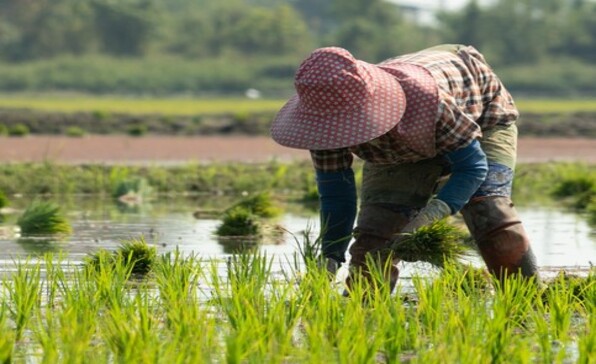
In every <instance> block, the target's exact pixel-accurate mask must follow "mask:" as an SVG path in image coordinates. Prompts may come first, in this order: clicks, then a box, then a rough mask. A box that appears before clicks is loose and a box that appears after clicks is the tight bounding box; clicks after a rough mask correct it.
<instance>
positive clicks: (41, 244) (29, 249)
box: [16, 237, 61, 256]
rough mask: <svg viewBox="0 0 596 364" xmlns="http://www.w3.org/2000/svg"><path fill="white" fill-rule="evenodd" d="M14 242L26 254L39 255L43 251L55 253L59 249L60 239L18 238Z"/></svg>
mask: <svg viewBox="0 0 596 364" xmlns="http://www.w3.org/2000/svg"><path fill="white" fill-rule="evenodd" d="M16 243H17V244H18V245H19V246H21V248H23V251H24V252H25V253H27V254H28V255H32V256H40V255H43V254H45V253H56V252H59V251H60V250H61V246H60V241H56V240H52V239H48V238H32V237H27V238H18V239H17V240H16Z"/></svg>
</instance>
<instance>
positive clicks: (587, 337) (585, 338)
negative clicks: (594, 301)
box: [577, 312, 596, 364]
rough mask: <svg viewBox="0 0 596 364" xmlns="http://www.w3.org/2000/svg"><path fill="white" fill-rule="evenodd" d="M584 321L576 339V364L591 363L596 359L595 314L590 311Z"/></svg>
mask: <svg viewBox="0 0 596 364" xmlns="http://www.w3.org/2000/svg"><path fill="white" fill-rule="evenodd" d="M586 321H587V322H586V325H585V326H584V328H583V330H582V331H581V332H580V337H579V339H578V349H579V357H578V360H577V363H578V364H591V363H594V361H596V314H594V312H592V314H591V315H589V316H588V317H587V318H586Z"/></svg>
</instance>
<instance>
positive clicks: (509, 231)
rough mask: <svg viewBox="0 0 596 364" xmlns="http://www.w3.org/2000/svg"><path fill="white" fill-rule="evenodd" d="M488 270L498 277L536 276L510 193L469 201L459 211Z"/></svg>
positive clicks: (525, 236)
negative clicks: (514, 275) (515, 274)
mask: <svg viewBox="0 0 596 364" xmlns="http://www.w3.org/2000/svg"><path fill="white" fill-rule="evenodd" d="M461 213H462V215H463V217H464V220H465V222H466V225H467V226H468V229H469V230H470V233H471V234H472V237H473V238H474V240H476V244H477V245H478V249H479V250H480V254H481V255H482V258H483V259H484V262H485V263H486V266H487V267H488V269H489V271H490V272H491V273H492V274H493V275H494V276H496V277H498V278H499V279H500V280H503V278H505V277H506V276H507V275H510V274H513V273H519V274H521V275H522V276H524V277H536V279H537V280H538V268H537V267H536V258H535V257H534V254H533V253H532V249H531V247H530V241H529V239H528V235H527V234H526V231H525V230H524V227H523V226H522V223H521V221H520V220H519V217H518V216H517V212H516V211H515V208H514V207H513V203H512V202H511V199H510V198H509V197H504V196H490V197H484V198H478V199H474V200H472V201H470V202H469V203H468V204H467V205H466V206H465V207H464V208H463V209H462V211H461Z"/></svg>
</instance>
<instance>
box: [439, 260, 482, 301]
mask: <svg viewBox="0 0 596 364" xmlns="http://www.w3.org/2000/svg"><path fill="white" fill-rule="evenodd" d="M440 279H441V280H442V281H444V283H445V285H446V287H447V290H448V291H449V292H451V293H453V294H455V295H456V296H457V297H461V296H462V295H465V296H476V297H477V296H480V295H482V294H486V293H487V292H489V291H490V289H491V287H492V277H491V275H490V274H489V273H488V271H487V270H486V269H485V268H477V267H474V266H472V265H463V264H456V263H454V262H446V263H445V266H444V269H443V271H442V272H441V276H440Z"/></svg>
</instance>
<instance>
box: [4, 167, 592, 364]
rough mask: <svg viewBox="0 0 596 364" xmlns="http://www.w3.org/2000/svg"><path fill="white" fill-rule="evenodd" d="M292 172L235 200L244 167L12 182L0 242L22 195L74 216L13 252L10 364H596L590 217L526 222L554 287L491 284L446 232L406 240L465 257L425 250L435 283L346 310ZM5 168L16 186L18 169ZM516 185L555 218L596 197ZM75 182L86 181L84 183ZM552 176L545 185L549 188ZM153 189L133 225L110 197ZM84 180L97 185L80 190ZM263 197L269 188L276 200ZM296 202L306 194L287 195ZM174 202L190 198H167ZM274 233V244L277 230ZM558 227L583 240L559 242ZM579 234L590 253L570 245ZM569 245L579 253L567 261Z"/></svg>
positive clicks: (424, 273)
mask: <svg viewBox="0 0 596 364" xmlns="http://www.w3.org/2000/svg"><path fill="white" fill-rule="evenodd" d="M291 167H293V166H290V167H288V166H286V165H268V166H265V167H263V166H258V167H251V168H253V169H254V170H255V171H257V172H258V173H262V174H263V177H262V178H261V177H259V175H258V173H257V174H253V183H255V185H260V186H261V188H260V189H257V188H256V186H250V185H246V184H236V183H238V180H237V179H236V180H234V183H231V182H226V181H227V180H226V179H225V178H228V177H226V176H229V178H230V179H232V180H233V178H232V177H233V176H237V175H238V174H239V173H238V169H236V168H237V167H233V166H228V167H227V168H228V169H229V170H226V169H222V170H218V169H217V167H214V166H203V167H200V168H199V167H192V168H183V169H181V170H178V171H177V172H175V173H172V175H168V173H171V171H168V170H164V169H153V170H151V171H148V170H144V172H143V173H142V174H139V173H138V171H140V170H137V169H134V168H130V169H129V168H125V167H114V168H111V169H97V170H84V169H81V168H80V167H78V168H76V169H75V168H74V167H72V169H64V170H59V173H56V172H52V171H53V169H52V168H53V167H52V166H51V165H46V166H42V167H40V168H41V169H40V171H38V172H37V173H42V172H43V173H44V175H46V176H51V178H46V179H43V180H37V182H35V183H34V181H35V180H34V179H33V178H32V179H30V180H26V179H25V180H23V182H19V181H18V180H15V178H16V175H18V173H13V174H10V173H6V174H5V175H4V176H3V177H2V179H0V181H3V182H2V183H3V184H4V186H6V190H7V191H10V193H9V194H8V197H9V198H10V200H11V201H10V202H11V203H10V206H11V208H14V209H15V211H17V212H18V213H17V214H12V215H9V216H8V221H6V222H4V223H2V227H6V228H9V227H11V226H12V225H11V224H13V223H15V222H16V220H18V217H19V216H20V215H21V211H24V210H26V209H27V207H29V206H30V205H31V204H30V203H29V198H27V197H26V198H23V197H18V196H20V194H19V193H18V191H19V188H26V189H29V190H31V191H46V196H45V198H48V199H51V200H52V201H54V203H55V204H56V205H58V206H60V207H62V208H63V210H62V211H63V212H66V214H65V215H63V216H68V220H69V221H68V222H69V223H70V225H71V227H72V235H71V236H70V237H68V238H66V239H64V240H62V239H61V238H60V240H43V239H49V237H47V236H43V237H39V238H38V237H37V236H35V237H34V239H33V240H31V241H29V240H28V238H22V237H19V236H18V235H17V236H16V237H15V236H6V237H3V238H2V241H1V242H0V243H1V244H3V252H2V253H1V254H0V257H1V258H2V259H0V262H1V263H0V264H2V266H1V267H0V330H2V333H3V334H2V335H0V363H3V362H11V363H30V362H40V363H55V362H81V363H82V362H85V363H87V362H91V363H114V362H123V363H148V362H151V363H172V362H177V363H178V362H179V363H212V362H229V363H318V362H330V363H398V362H410V363H484V362H491V363H533V362H548V363H551V362H556V363H567V362H569V363H572V362H573V363H575V362H577V363H592V362H594V361H595V360H596V330H595V329H594V328H595V327H596V326H595V324H596V321H595V320H594V316H595V315H594V308H595V306H596V279H595V277H596V271H594V268H590V265H589V264H588V263H586V259H590V256H593V254H592V253H593V252H594V249H593V248H594V247H593V239H591V238H590V236H591V235H590V231H591V230H589V228H588V227H586V226H587V223H586V221H585V220H586V219H585V217H584V216H583V215H581V214H577V213H576V212H575V211H577V210H575V209H574V208H573V206H572V204H570V205H569V207H564V206H559V209H560V210H554V209H552V210H545V213H544V216H549V217H551V218H552V219H553V220H549V221H551V222H549V221H547V222H545V223H544V224H543V225H539V226H536V225H532V223H533V220H535V219H536V217H533V216H535V215H531V214H528V213H527V211H525V210H524V208H523V207H521V208H520V209H519V211H520V214H521V215H522V219H523V220H524V221H527V222H528V224H527V225H526V226H527V227H528V231H529V232H530V233H531V235H532V237H536V238H537V239H536V241H535V244H534V248H535V249H536V253H537V255H538V256H539V257H540V258H541V261H540V262H541V264H544V265H549V264H553V262H556V263H555V264H556V267H557V270H556V271H557V272H558V271H560V270H562V271H564V272H567V273H562V274H553V273H550V272H545V274H544V278H545V281H546V283H547V285H546V286H543V285H540V284H536V282H533V281H523V280H520V279H519V277H515V276H513V277H511V278H509V279H508V280H506V281H505V282H498V281H494V280H493V279H492V278H491V277H490V276H489V275H488V274H487V272H486V270H485V269H484V267H483V266H482V265H481V264H477V263H478V261H477V260H476V261H475V260H474V252H473V251H471V250H469V249H465V245H464V244H465V240H466V238H465V236H464V235H462V233H461V232H460V231H459V230H451V227H450V226H447V225H440V226H432V227H429V229H428V231H424V230H422V231H418V232H417V233H419V234H421V235H416V234H412V235H411V236H410V237H411V238H412V239H414V240H413V241H415V242H416V243H415V244H418V245H419V244H422V243H424V242H425V241H426V242H429V241H430V243H431V244H435V246H436V244H438V243H441V242H443V243H444V242H445V241H447V242H448V243H452V244H454V246H455V247H456V248H458V249H459V248H462V249H463V250H461V251H460V250H457V249H455V250H451V252H452V253H454V254H453V256H452V258H453V259H444V258H445V254H444V253H445V252H446V251H439V253H438V254H435V255H434V256H431V258H433V259H429V258H428V257H429V255H428V254H427V253H425V252H422V253H423V254H422V255H423V257H422V258H424V259H420V257H417V258H416V260H425V261H430V262H431V263H432V264H433V265H434V266H435V267H434V268H433V267H429V265H422V268H421V269H420V270H419V269H418V265H416V264H413V263H401V264H402V267H401V269H402V277H401V278H400V281H399V283H398V287H397V291H396V292H394V293H393V294H392V295H390V294H389V292H387V290H383V289H378V290H373V291H372V292H371V291H367V290H366V289H365V288H366V287H364V286H362V287H360V286H356V287H353V288H352V290H351V292H353V294H352V295H351V297H350V298H345V297H342V291H343V289H344V286H343V284H342V283H341V274H343V273H345V267H344V268H342V270H341V272H340V277H339V278H340V279H339V280H338V281H337V282H329V276H328V274H327V272H325V271H323V270H321V269H319V268H318V267H317V264H316V261H315V259H316V258H317V255H318V249H320V246H317V244H316V243H317V242H318V240H317V239H316V238H314V239H313V240H312V242H313V244H308V245H300V243H302V242H304V241H306V240H307V239H308V237H309V236H311V234H313V233H314V234H315V235H316V231H317V227H316V226H315V227H314V228H313V229H312V231H311V230H309V228H308V221H316V219H317V216H316V211H314V212H313V211H311V210H308V209H304V210H303V211H302V210H299V208H300V206H302V205H301V204H302V202H300V203H297V202H296V201H301V200H302V194H303V193H304V191H306V190H307V189H308V188H309V186H311V185H312V181H310V180H307V179H305V174H304V173H302V172H301V171H300V170H299V169H297V168H296V169H293V168H291ZM5 168H8V167H5ZM22 168H23V169H22V170H23V171H27V172H29V173H31V171H33V170H34V168H32V167H31V166H29V167H27V168H24V167H22ZM61 168H62V167H61ZM64 168H66V167H64ZM526 168H527V169H526ZM6 170H7V171H13V172H14V171H17V172H18V171H21V169H20V168H19V167H18V166H12V167H10V168H8V169H6ZM259 171H260V172H259ZM521 171H522V178H521V179H520V180H519V181H520V182H523V185H518V186H517V188H518V193H521V192H523V191H525V190H526V189H534V188H537V191H538V195H540V196H542V197H545V198H551V199H553V200H552V201H551V204H558V202H557V201H558V200H555V199H559V198H561V199H563V200H564V201H567V200H569V201H570V202H573V201H574V197H573V196H576V195H583V194H584V193H586V191H591V189H592V186H593V185H592V184H590V182H589V181H590V178H591V177H588V182H586V181H585V176H586V175H588V176H590V175H589V173H588V174H586V173H585V169H584V168H582V166H579V165H578V166H570V165H566V166H561V165H558V166H553V165H550V166H541V167H537V166H532V167H523V168H521ZM197 172H200V173H197ZM245 172H246V170H243V172H242V173H245ZM290 172H291V173H290ZM77 173H83V174H82V175H85V176H86V177H85V178H84V179H82V178H80V177H79V178H77ZM176 173H179V174H176ZM246 173H248V172H246ZM551 174H552V176H554V177H553V178H550V176H551ZM186 175H189V176H194V178H195V181H194V184H191V183H190V181H191V180H192V178H190V177H189V178H188V179H187V182H184V181H183V179H182V178H181V177H182V176H186ZM79 176H81V175H79ZM265 176H267V178H265ZM545 176H546V178H549V182H550V183H549V184H548V185H543V183H544V182H543V181H542V178H545ZM140 177H143V178H144V182H143V183H142V184H143V185H144V186H145V187H147V190H148V191H150V193H147V194H145V196H150V198H144V199H142V200H141V201H139V203H138V204H137V205H135V209H133V210H130V209H127V208H122V206H121V205H120V204H119V203H118V201H117V200H116V199H115V198H117V196H118V195H119V194H116V193H115V191H116V190H118V189H119V186H122V185H129V184H130V183H129V182H130V181H135V180H136V179H137V178H140ZM184 178H186V177H184ZM289 178H291V179H292V181H294V182H290V181H289V180H288V179H289ZM197 179H199V180H201V181H204V183H205V186H212V187H211V188H213V185H212V184H213V183H216V182H217V181H219V182H220V183H222V185H224V186H226V188H225V189H221V188H218V189H215V188H213V189H210V190H204V191H201V192H202V193H203V194H202V195H200V196H201V197H200V198H198V196H199V195H197V194H196V193H197V192H198V191H197V190H196V188H197V183H203V182H197ZM255 180H258V183H257V182H255ZM64 181H71V182H70V183H72V185H71V186H70V189H69V190H68V191H71V192H69V193H68V194H64V193H60V192H59V191H60V190H59V189H58V188H57V187H58V186H60V185H62V186H64V185H65V184H63V183H62V182H64ZM83 181H87V182H88V181H95V182H94V183H90V184H87V185H85V184H83V183H82V182H83ZM168 181H172V184H170V183H169V182H168ZM207 181H209V182H207ZM295 181H298V182H297V183H296V182H295ZM27 183H29V184H30V185H27ZM44 183H48V185H47V186H46V185H44ZM173 183H179V185H173ZM52 186H54V187H56V189H55V190H54V189H52V188H53V187H52ZM164 186H167V187H168V188H169V189H164ZM187 186H193V188H195V190H191V189H186V187H187ZM247 186H248V188H246V187H247ZM262 186H270V187H269V190H268V191H267V193H263V192H262V191H263V190H262ZM289 186H293V187H295V188H297V190H296V191H294V193H286V194H284V193H283V192H282V191H287V189H288V187H289ZM542 186H547V187H548V188H542ZM242 187H244V188H242ZM85 188H86V189H87V190H88V191H101V192H100V193H99V194H97V195H96V196H98V200H97V201H94V202H93V203H89V202H82V201H80V200H79V199H77V198H74V197H73V196H74V195H73V194H72V191H83V190H84V189H85ZM95 189H96V190H95ZM143 189H144V188H141V190H143ZM122 190H124V189H122ZM126 190H127V191H130V190H134V191H136V190H135V189H134V188H133V189H126ZM222 190H225V191H226V192H225V193H222V192H221V191H222ZM48 191H56V193H48ZM214 192H215V193H214ZM94 193H95V192H94ZM175 193H178V198H177V199H174V198H173V197H172V194H175ZM218 194H221V195H223V196H222V197H220V198H221V199H220V198H217V197H216V196H217V195H218ZM535 196H536V195H535ZM591 196H592V195H591ZM160 200H161V201H162V202H160ZM592 206H593V201H592V202H590V204H588V206H587V207H586V208H585V209H582V210H581V211H582V212H581V213H582V214H583V213H590V211H592V210H591V209H592V208H593V207H592ZM197 207H199V208H201V209H202V210H204V211H207V210H209V211H217V212H218V213H217V214H214V215H212V216H210V217H208V218H204V219H203V218H195V217H193V214H192V212H193V211H196V209H197ZM281 207H283V210H282V209H281ZM303 207H305V206H303ZM237 211H243V212H242V213H238V214H239V215H243V216H245V217H250V219H252V221H253V222H254V223H255V226H259V227H258V228H257V229H258V230H256V231H253V230H249V231H248V234H247V235H246V236H245V237H244V238H242V237H240V238H238V235H242V234H238V233H234V234H231V235H233V236H235V238H234V239H231V240H228V241H226V240H225V238H224V239H223V240H220V239H221V238H220V237H218V236H217V235H218V234H217V229H218V226H220V225H222V224H223V222H224V221H225V218H226V216H227V215H231V214H233V213H236V212H237ZM555 211H565V213H566V214H568V215H569V216H572V217H573V219H571V220H565V219H564V217H565V216H567V215H557V213H558V212H557V213H555ZM296 216H300V218H296ZM540 216H542V215H540ZM565 218H568V217H565ZM552 221H554V222H556V224H555V223H552ZM580 222H582V223H583V225H581V226H583V227H581V228H580ZM278 223H279V226H280V228H279V229H277V230H276V229H273V228H271V226H273V225H275V224H278ZM555 225H556V226H555ZM562 226H568V227H569V226H571V227H570V228H562V230H557V229H556V228H557V227H562ZM268 229H269V230H268ZM304 229H306V231H303V230H304ZM273 230H275V231H276V232H278V233H281V234H285V236H283V237H282V241H281V242H275V240H274V239H272V238H271V237H265V236H266V235H267V234H269V233H270V232H271V231H273ZM541 231H547V235H549V238H552V239H551V240H548V239H547V238H546V235H545V236H542V235H541V233H540V232H541ZM578 231H581V234H584V235H586V237H585V239H587V240H585V241H582V242H578V240H574V239H577V238H576V236H577V235H573V234H577V232H578ZM301 232H303V233H304V236H302V235H301ZM422 233H424V234H426V235H423V234H422ZM433 234H434V235H433ZM437 234H438V238H439V239H437V236H436V235H437ZM255 235H262V236H263V241H262V242H261V241H257V242H255V241H253V240H252V237H253V236H255ZM561 237H563V239H561ZM415 239H418V240H415ZM425 239H427V240H425ZM429 239H430V240H429ZM565 239H567V240H565ZM560 240H562V241H560ZM288 241H290V243H288ZM292 241H293V243H292ZM558 243H561V245H557V244H558ZM425 244H426V243H425ZM418 245H417V248H420V246H418ZM410 247H411V245H410ZM439 247H441V244H439ZM570 247H573V254H574V255H573V258H572V259H568V260H566V259H567V258H569V257H567V258H565V252H567V253H570V250H571V249H570ZM557 248H560V249H562V250H556V249H557ZM10 252H13V253H14V256H13V255H10ZM447 252H449V251H447ZM17 253H18V254H17ZM89 253H91V254H89ZM418 253H420V252H418ZM435 253H436V251H435ZM549 257H551V258H552V259H553V260H550V261H549V260H548V258H549ZM576 257H581V258H582V259H584V260H582V262H584V263H582V267H581V268H582V269H579V270H578V272H575V271H573V269H571V268H572V266H573V265H574V264H576V263H573V262H574V261H575V260H573V259H576ZM468 258H470V259H471V262H472V265H469V264H470V261H468ZM462 259H465V260H464V261H462ZM555 264H553V265H555ZM90 268H91V269H90ZM342 272H343V273H342ZM378 279H381V278H380V277H378ZM365 298H366V299H365Z"/></svg>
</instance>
